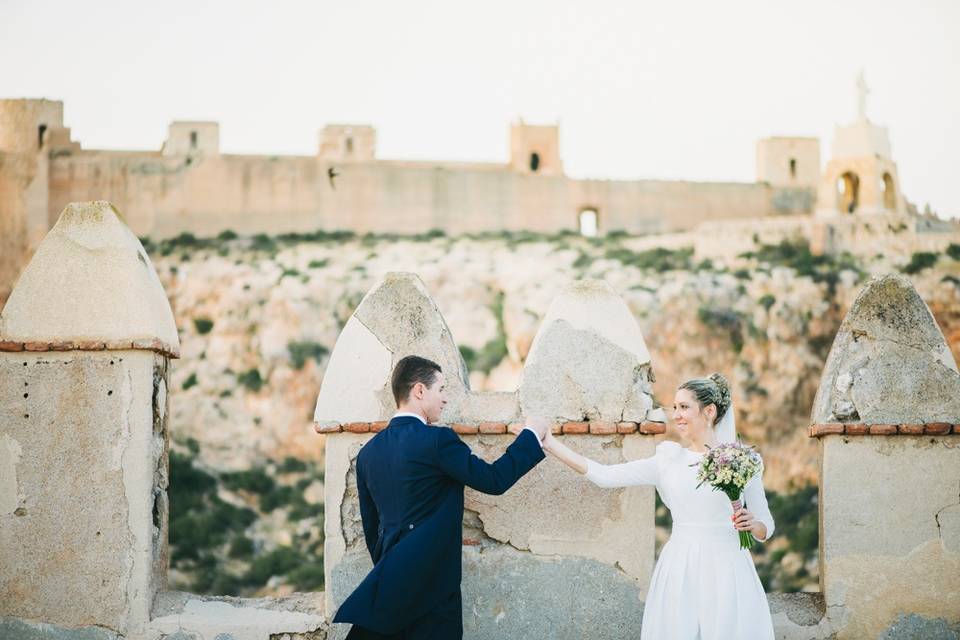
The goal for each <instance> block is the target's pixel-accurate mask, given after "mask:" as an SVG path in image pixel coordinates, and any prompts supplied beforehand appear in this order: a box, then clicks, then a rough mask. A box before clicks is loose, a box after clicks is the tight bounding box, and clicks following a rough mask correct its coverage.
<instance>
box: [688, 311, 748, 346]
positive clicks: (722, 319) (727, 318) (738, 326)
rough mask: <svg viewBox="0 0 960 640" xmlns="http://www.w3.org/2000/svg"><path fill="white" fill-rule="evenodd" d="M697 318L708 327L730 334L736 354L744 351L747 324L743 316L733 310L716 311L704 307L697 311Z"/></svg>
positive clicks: (731, 343) (731, 344)
mask: <svg viewBox="0 0 960 640" xmlns="http://www.w3.org/2000/svg"><path fill="white" fill-rule="evenodd" d="M697 317H698V318H699V319H700V322H702V323H703V324H705V325H706V326H708V327H714V328H716V329H719V330H721V331H725V332H727V333H729V335H730V346H732V347H733V350H734V352H735V353H740V352H741V351H743V329H744V324H745V322H744V317H743V314H741V313H740V312H738V311H734V310H733V309H714V308H713V307H708V306H706V305H704V306H701V307H700V308H699V309H697Z"/></svg>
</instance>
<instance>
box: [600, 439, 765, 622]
mask: <svg viewBox="0 0 960 640" xmlns="http://www.w3.org/2000/svg"><path fill="white" fill-rule="evenodd" d="M700 459H701V455H700V454H698V453H694V452H693V451H690V450H689V449H685V448H683V447H681V446H680V445H679V444H677V443H676V442H669V441H668V442H661V443H660V444H659V445H658V446H657V450H656V453H655V455H654V456H653V457H652V458H645V459H643V460H634V461H632V462H626V463H624V464H615V465H602V464H598V463H596V462H593V461H592V460H590V461H588V464H587V478H588V479H589V480H590V481H592V482H593V483H594V484H596V485H597V486H600V487H628V486H635V485H654V486H656V488H657V492H658V493H659V494H660V499H661V500H663V503H664V504H665V505H666V506H667V508H668V509H670V512H671V515H672V516H673V530H672V532H671V534H670V540H669V541H667V543H666V544H665V545H664V547H663V549H662V550H661V551H660V558H659V559H658V560H657V565H656V566H655V567H654V569H653V577H652V578H651V579H650V589H649V591H648V592H647V601H646V604H645V605H644V611H643V628H642V629H641V632H640V638H641V640H667V639H672V640H730V639H731V638H737V639H738V640H767V639H771V640H772V638H773V637H774V635H773V622H772V621H771V619H770V606H769V605H768V604H767V595H766V594H765V593H764V591H763V586H762V585H761V584H760V578H759V577H757V570H756V568H755V567H754V564H753V557H752V556H751V555H750V552H749V551H748V550H746V549H741V548H740V540H739V537H738V534H737V531H736V529H734V527H733V523H732V522H731V521H730V516H731V515H733V508H732V507H731V506H730V500H729V499H728V498H727V496H726V495H724V494H723V492H720V491H714V490H713V488H712V487H709V486H707V485H704V486H702V487H700V488H699V489H697V479H696V475H697V464H698V463H699V462H700ZM690 465H694V466H690ZM743 500H744V502H745V503H746V508H747V509H748V510H750V511H751V512H752V513H753V515H754V518H756V519H757V520H758V521H760V522H762V523H763V524H764V525H766V527H767V538H769V537H770V535H771V534H772V533H773V517H772V516H771V515H770V509H769V507H768V506H767V498H766V495H765V494H764V491H763V479H762V473H761V474H758V475H757V476H756V477H754V478H753V479H752V480H751V481H750V482H749V483H748V484H747V487H746V489H745V490H744V495H743Z"/></svg>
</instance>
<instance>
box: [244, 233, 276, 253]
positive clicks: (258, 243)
mask: <svg viewBox="0 0 960 640" xmlns="http://www.w3.org/2000/svg"><path fill="white" fill-rule="evenodd" d="M250 248H251V249H253V250H254V251H267V252H273V251H276V250H277V243H276V242H274V240H273V238H271V237H270V236H268V235H267V234H265V233H258V234H257V235H255V236H253V237H252V238H251V239H250Z"/></svg>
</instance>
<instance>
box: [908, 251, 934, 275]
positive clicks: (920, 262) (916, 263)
mask: <svg viewBox="0 0 960 640" xmlns="http://www.w3.org/2000/svg"><path fill="white" fill-rule="evenodd" d="M936 263H937V254H935V253H931V252H929V251H918V252H917V253H915V254H913V255H912V256H910V262H908V263H907V264H906V265H904V266H903V267H900V271H902V272H903V273H906V274H908V275H913V274H915V273H920V272H921V271H923V270H924V269H929V268H930V267H932V266H933V265H935V264H936Z"/></svg>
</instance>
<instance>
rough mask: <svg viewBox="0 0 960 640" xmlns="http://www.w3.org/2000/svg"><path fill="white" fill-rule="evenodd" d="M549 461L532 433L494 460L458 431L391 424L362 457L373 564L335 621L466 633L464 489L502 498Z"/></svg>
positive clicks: (387, 629) (364, 514)
mask: <svg viewBox="0 0 960 640" xmlns="http://www.w3.org/2000/svg"><path fill="white" fill-rule="evenodd" d="M543 457H544V455H543V450H542V448H541V446H540V443H539V442H538V441H537V436H536V434H534V433H533V432H531V431H529V430H526V429H525V430H524V431H522V432H521V433H520V435H519V436H517V438H516V440H514V442H513V443H511V445H510V446H509V447H508V448H507V450H506V452H504V454H503V455H502V456H501V457H500V458H499V459H498V460H497V461H496V462H494V463H492V464H489V463H487V462H484V461H483V460H481V459H480V458H478V457H477V456H475V455H474V454H473V452H472V451H471V450H470V447H468V446H467V445H466V444H465V443H464V442H463V441H462V440H461V439H460V438H459V437H458V436H457V434H456V433H455V432H454V431H453V430H452V429H449V428H447V427H435V426H428V425H426V424H424V423H423V422H421V421H420V420H418V419H417V418H415V417H409V416H401V417H397V418H394V419H393V420H391V421H390V425H389V426H388V427H387V428H386V429H384V430H383V431H381V432H380V433H378V434H377V435H376V436H374V437H373V438H372V439H371V440H370V441H369V442H368V443H367V444H365V445H364V446H363V448H362V449H361V450H360V453H359V455H358V456H357V490H358V493H359V497H360V515H361V518H362V519H363V533H364V537H365V538H366V543H367V549H369V551H370V557H371V558H372V559H373V569H372V570H371V571H370V573H369V574H367V577H366V578H364V580H363V582H361V583H360V586H358V587H357V588H356V590H355V591H354V592H353V593H352V594H351V595H350V597H348V598H347V599H346V600H345V601H344V603H343V604H342V605H341V606H340V609H339V610H338V611H337V615H336V617H335V618H334V620H333V621H334V622H347V623H353V624H354V625H356V626H355V627H354V629H357V628H358V627H362V628H363V629H365V630H369V631H373V632H375V633H376V634H383V635H390V634H397V637H403V638H416V637H425V638H427V637H429V638H437V639H441V638H442V639H446V638H460V637H461V636H462V633H463V622H462V611H461V605H460V577H461V573H462V567H461V563H462V556H461V545H462V536H463V531H462V525H463V488H464V485H466V486H468V487H471V488H473V489H476V490H477V491H480V492H482V493H487V494H492V495H500V494H502V493H504V492H505V491H506V490H507V489H509V488H510V487H511V486H513V485H514V483H516V481H517V480H519V479H520V478H521V477H522V476H523V475H524V474H525V473H527V472H528V471H529V470H530V469H532V468H533V467H534V466H536V464H537V463H538V462H540V461H541V460H543ZM418 630H419V631H418ZM352 635H354V637H362V636H360V635H359V634H352ZM370 637H377V636H376V635H372V636H370Z"/></svg>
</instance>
